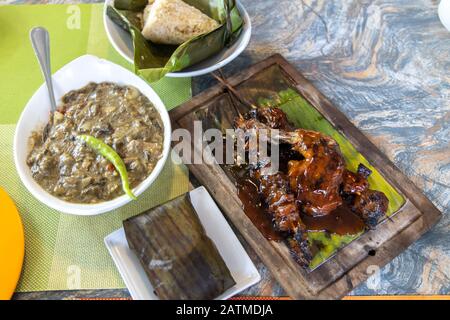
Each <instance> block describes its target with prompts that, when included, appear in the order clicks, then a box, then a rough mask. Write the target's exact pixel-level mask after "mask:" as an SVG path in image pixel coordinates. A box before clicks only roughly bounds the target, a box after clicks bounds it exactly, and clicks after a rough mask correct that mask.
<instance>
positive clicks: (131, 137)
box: [27, 82, 164, 203]
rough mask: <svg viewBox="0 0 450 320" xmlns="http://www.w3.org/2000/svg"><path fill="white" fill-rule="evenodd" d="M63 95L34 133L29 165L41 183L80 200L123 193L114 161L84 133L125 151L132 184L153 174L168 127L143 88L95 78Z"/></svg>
mask: <svg viewBox="0 0 450 320" xmlns="http://www.w3.org/2000/svg"><path fill="white" fill-rule="evenodd" d="M61 100H62V104H61V105H60V106H59V107H58V110H57V111H55V112H54V113H53V114H51V119H50V120H51V121H50V122H49V124H48V125H47V126H46V128H44V129H43V130H40V131H35V132H33V134H32V136H31V138H30V144H31V152H30V154H29V155H28V158H27V164H28V166H29V167H30V169H31V173H32V176H33V178H34V179H35V180H36V182H37V183H38V184H39V185H40V186H41V187H43V188H44V189H45V190H46V191H48V192H49V193H51V194H52V195H54V196H56V197H58V198H60V199H62V200H65V201H69V202H75V203H98V202H103V201H107V200H111V199H114V198H116V197H118V196H120V195H122V194H123V190H122V187H121V179H120V176H119V174H118V173H117V172H116V170H115V168H114V166H113V165H112V164H111V163H109V162H108V160H106V159H105V158H103V157H102V156H101V155H98V154H96V153H95V151H93V150H92V149H91V148H89V147H88V146H86V145H85V143H84V142H82V141H81V140H79V139H77V138H76V137H77V136H78V135H80V134H87V135H91V136H94V137H96V138H98V139H101V140H102V141H103V142H105V143H106V144H108V145H109V146H111V147H112V148H113V149H114V150H115V151H116V152H117V153H118V154H119V155H120V157H121V158H122V159H123V161H124V163H125V165H126V167H127V171H128V178H129V181H130V186H131V187H132V188H134V187H136V186H137V185H139V184H140V183H141V182H142V181H143V180H145V179H146V178H147V177H148V176H149V175H150V173H151V172H152V171H153V169H154V167H155V165H156V163H157V162H158V160H159V159H160V158H161V155H162V151H163V140H164V135H163V132H164V126H163V123H162V120H161V117H160V115H159V113H158V111H157V110H156V108H155V107H154V106H153V104H152V103H151V102H150V101H149V100H148V98H147V97H146V96H144V95H143V94H142V93H140V92H139V90H138V89H136V88H134V87H132V86H121V85H117V84H114V83H108V82H103V83H89V84H88V85H87V86H85V87H83V88H81V89H79V90H73V91H70V92H68V93H67V94H66V95H64V96H63V97H62V99H61Z"/></svg>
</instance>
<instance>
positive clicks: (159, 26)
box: [142, 0, 219, 45]
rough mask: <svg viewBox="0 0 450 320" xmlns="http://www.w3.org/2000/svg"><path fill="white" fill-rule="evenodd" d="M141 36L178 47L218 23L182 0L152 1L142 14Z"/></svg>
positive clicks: (208, 30) (212, 28)
mask: <svg viewBox="0 0 450 320" xmlns="http://www.w3.org/2000/svg"><path fill="white" fill-rule="evenodd" d="M143 21H144V23H143V29H142V35H143V36H144V37H145V38H146V39H147V40H150V41H152V42H154V43H160V44H175V45H179V44H182V43H183V42H185V41H188V40H189V39H191V38H194V37H196V36H199V35H201V34H204V33H208V32H210V31H212V30H214V29H216V28H217V27H218V26H219V23H218V22H217V21H216V20H214V19H211V18H210V17H208V16H207V15H206V14H204V13H202V12H201V11H200V10H198V9H197V8H195V7H193V6H190V5H188V4H187V3H186V2H184V1H182V0H154V1H152V2H151V3H149V4H148V5H147V6H146V7H145V9H144V13H143Z"/></svg>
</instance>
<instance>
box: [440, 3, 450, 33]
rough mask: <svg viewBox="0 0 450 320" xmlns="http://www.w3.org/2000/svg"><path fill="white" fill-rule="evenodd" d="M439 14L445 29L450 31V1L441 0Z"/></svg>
mask: <svg viewBox="0 0 450 320" xmlns="http://www.w3.org/2000/svg"><path fill="white" fill-rule="evenodd" d="M438 14H439V19H441V22H442V24H443V25H444V27H446V28H447V30H448V31H450V0H441V2H440V3H439V8H438Z"/></svg>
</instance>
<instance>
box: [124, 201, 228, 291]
mask: <svg viewBox="0 0 450 320" xmlns="http://www.w3.org/2000/svg"><path fill="white" fill-rule="evenodd" d="M123 225H124V229H125V234H126V238H127V241H128V245H129V247H130V248H131V249H132V250H133V251H134V252H135V253H136V255H137V256H138V258H139V260H140V262H141V265H142V267H143V268H144V270H145V272H146V274H147V276H148V278H149V280H150V282H151V284H152V285H153V288H154V290H155V293H156V294H157V295H158V297H159V298H160V299H164V300H172V299H179V300H185V299H189V300H200V299H214V298H216V297H218V296H219V295H220V294H222V293H223V292H225V291H226V290H227V289H228V288H230V287H232V286H233V285H234V284H235V281H234V279H233V277H232V276H231V273H230V271H229V270H228V268H227V266H226V264H225V262H224V261H223V259H222V257H221V256H220V254H219V252H218V251H217V248H216V247H215V245H214V243H213V242H212V241H211V239H209V238H208V236H207V235H206V233H205V230H204V229H203V226H202V224H201V222H200V220H199V218H198V216H197V213H196V212H195V209H194V208H193V207H192V204H191V201H190V198H189V194H186V195H183V196H181V197H178V198H176V199H174V200H172V201H170V202H168V203H166V204H164V205H162V206H159V207H156V208H154V209H150V210H148V211H147V212H144V213H142V214H140V215H138V216H135V217H132V218H130V219H128V220H125V221H124V222H123Z"/></svg>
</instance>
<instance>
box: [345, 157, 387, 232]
mask: <svg viewBox="0 0 450 320" xmlns="http://www.w3.org/2000/svg"><path fill="white" fill-rule="evenodd" d="M371 173H372V171H370V169H369V168H367V167H366V166H364V165H363V164H359V166H358V171H357V172H356V173H354V172H351V171H348V170H345V172H344V176H343V181H342V187H341V190H342V196H343V197H344V199H345V200H346V202H347V203H348V204H349V205H350V208H351V209H352V211H353V212H355V213H356V214H357V215H358V216H359V217H361V219H362V220H363V221H364V223H365V224H366V226H367V227H368V228H369V229H373V228H375V226H376V225H377V224H378V221H379V220H380V218H381V217H383V216H384V215H385V214H386V211H387V208H388V204H389V200H388V199H387V197H386V196H385V194H384V193H383V192H380V191H376V190H370V189H369V182H368V181H367V178H368V177H369V175H370V174H371Z"/></svg>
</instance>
